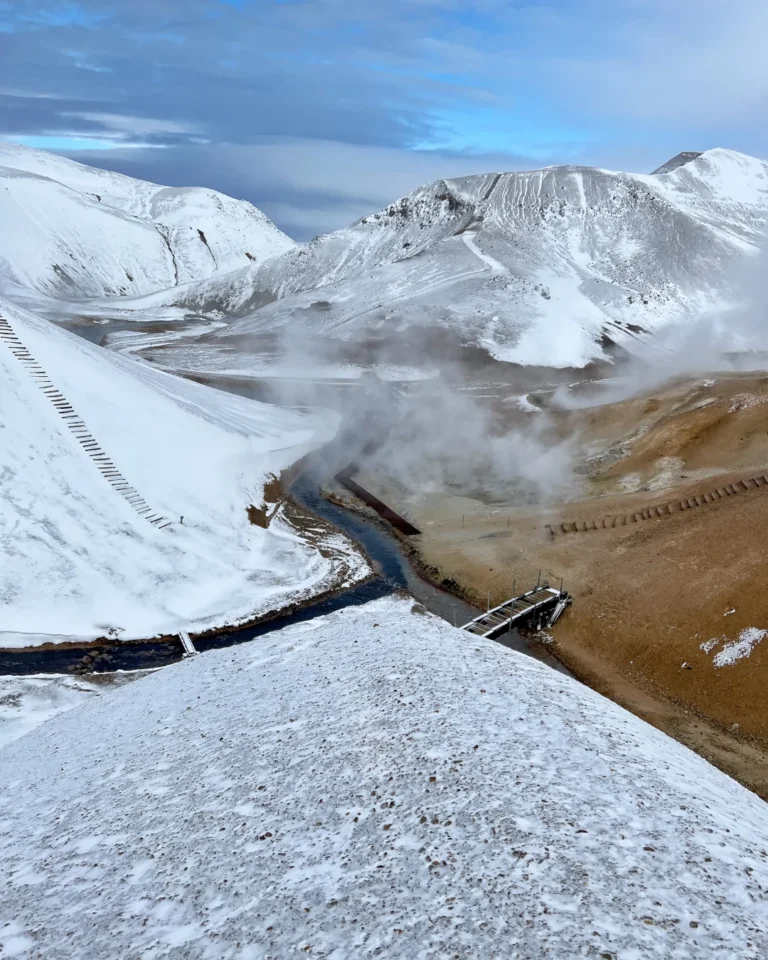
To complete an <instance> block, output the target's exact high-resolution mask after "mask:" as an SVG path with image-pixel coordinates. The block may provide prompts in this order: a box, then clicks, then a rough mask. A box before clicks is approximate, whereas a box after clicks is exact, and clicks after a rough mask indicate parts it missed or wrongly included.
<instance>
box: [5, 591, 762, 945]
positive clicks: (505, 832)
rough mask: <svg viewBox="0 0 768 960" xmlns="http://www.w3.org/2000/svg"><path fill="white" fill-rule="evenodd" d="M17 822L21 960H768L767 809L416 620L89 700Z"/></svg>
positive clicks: (18, 794) (638, 724) (296, 633)
mask: <svg viewBox="0 0 768 960" xmlns="http://www.w3.org/2000/svg"><path fill="white" fill-rule="evenodd" d="M0 809H2V811H3V815H2V818H0V862H2V864H3V869H2V874H1V878H0V902H2V905H3V923H0V952H1V953H3V956H9V957H15V958H17V960H27V958H29V960H31V958H34V957H39V956H43V957H46V958H48V957H50V958H60V957H62V958H63V957H80V958H97V957H98V958H104V957H126V958H127V957H146V958H155V960H161V958H168V960H170V958H178V960H180V958H182V957H184V958H190V960H220V958H229V960H250V958H253V960H256V958H267V957H274V958H287V957H293V956H305V955H306V956H312V957H324V958H353V957H354V958H360V960H364V958H373V957H378V958H392V960H394V958H403V957H408V958H416V957H418V958H423V960H438V958H445V957H461V958H468V957H478V958H480V957H482V958H490V957H509V958H513V957H515V958H520V960H566V958H568V960H571V958H573V960H576V958H581V960H588V958H594V960H598V958H600V957H612V958H616V960H618V958H621V960H630V958H637V960H640V958H651V957H658V958H672V957H675V958H680V960H683V958H686V960H710V958H711V960H714V958H716V957H717V958H726V957H727V958H732V960H736V958H738V960H764V958H765V957H766V956H768V913H767V912H766V909H767V908H766V889H767V888H768V859H767V858H766V850H767V849H768V807H766V805H765V803H763V801H762V800H760V799H759V798H758V797H756V796H755V795H754V794H752V793H750V792H749V791H748V790H746V789H745V788H744V787H741V786H740V785H739V784H737V783H736V782H735V781H733V780H731V779H729V778H728V777H726V776H725V775H724V774H722V773H720V772H719V771H718V770H715V769H714V768H713V767H711V766H710V765H709V764H708V763H706V762H705V761H704V760H702V759H701V758H700V757H697V756H696V755H695V754H693V753H691V752H690V751H689V750H687V749H686V748H685V747H682V746H681V745H680V744H678V743H675V742H674V741H673V740H671V739H669V738H668V737H666V736H665V735H664V734H663V733H661V732H659V731H658V730H655V729H653V728H652V727H650V726H649V725H647V724H645V723H643V722H642V721H641V720H638V719H637V718H635V717H633V716H632V715H630V714H629V713H627V712H626V711H624V710H622V709H621V708H620V707H618V706H616V705H615V704H613V703H611V702H610V701H608V700H606V699H604V698H603V697H601V696H599V695H598V694H596V693H594V692H593V691H592V690H590V689H588V688H587V687H584V686H581V685H580V684H578V683H576V682H575V681H573V680H570V679H569V678H568V677H563V676H561V675H560V674H557V673H555V672H554V671H553V670H551V669H549V668H548V667H546V666H544V665H543V664H541V663H538V662H537V661H535V660H533V659H531V658H528V657H525V656H523V655H521V654H515V653H514V652H512V651H509V650H506V649H505V648H503V647H501V646H499V645H498V644H495V643H493V642H492V641H488V640H482V639H479V638H477V637H473V638H469V637H468V636H467V634H466V633H464V632H462V631H460V630H455V629H453V628H452V627H450V626H449V625H448V624H447V623H444V622H442V621H439V620H437V619H435V618H433V617H429V616H424V615H423V613H419V612H418V610H413V611H412V604H411V602H410V601H407V600H394V599H388V600H384V601H378V602H376V603H372V604H366V605H365V606H364V607H356V608H348V609H346V610H343V611H341V612H339V613H337V614H333V615H332V616H329V617H324V618H322V619H317V620H314V621H312V622H310V623H303V624H301V625H298V626H295V627H291V628H288V629H285V630H281V631H277V632H275V633H272V634H269V635H268V636H265V637H262V638H261V639H260V640H259V641H258V642H257V643H252V644H244V645H243V646H240V647H233V648H230V649H227V650H220V651H215V652H212V653H206V654H203V655H201V656H199V657H196V658H193V659H190V660H187V661H185V662H183V663H179V664H176V665H174V666H171V667H168V668H166V669H164V670H162V671H159V672H157V673H154V674H153V675H151V676H148V677H145V678H143V679H140V680H137V681H135V682H134V683H131V684H130V685H128V686H126V687H123V688H121V689H119V690H117V691H115V692H112V693H105V694H104V695H101V696H89V697H88V699H87V701H86V702H85V703H82V704H81V705H80V706H76V707H75V708H74V709H72V710H69V711H68V712H67V713H65V714H62V715H59V716H57V717H55V718H54V719H52V720H49V721H47V722H46V723H43V724H42V726H39V727H38V728H37V729H36V730H33V731H32V732H30V733H27V734H26V735H25V736H24V737H22V738H21V739H20V740H17V741H16V742H15V743H10V744H8V745H7V746H5V747H3V748H2V749H0Z"/></svg>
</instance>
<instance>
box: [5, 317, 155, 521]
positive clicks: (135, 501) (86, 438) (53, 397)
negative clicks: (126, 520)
mask: <svg viewBox="0 0 768 960" xmlns="http://www.w3.org/2000/svg"><path fill="white" fill-rule="evenodd" d="M0 341H2V342H3V343H4V344H5V345H6V346H7V347H8V349H9V351H10V352H11V353H12V354H13V355H14V356H15V357H16V359H17V360H18V361H19V362H20V363H21V364H22V365H23V366H24V368H25V369H26V371H27V373H29V375H30V377H31V378H32V380H33V381H34V382H35V384H36V385H37V386H38V387H39V388H40V390H41V391H42V392H43V394H44V395H45V397H46V398H47V399H48V400H49V401H50V403H51V404H52V405H53V408H54V409H55V411H56V413H57V414H58V415H59V416H60V417H61V419H62V420H63V421H64V424H65V426H66V427H67V428H68V429H69V431H70V432H71V433H72V434H73V436H74V437H75V438H76V439H77V441H78V443H79V444H80V446H81V447H82V449H83V451H84V452H85V453H87V454H88V456H89V457H90V458H91V460H92V461H93V463H94V465H95V466H96V469H97V470H98V471H99V473H100V474H101V475H102V477H104V479H105V480H106V481H107V483H109V484H110V485H111V486H112V487H113V488H114V490H115V492H116V493H119V494H120V496H121V497H122V498H123V499H124V500H125V501H126V502H127V503H128V504H129V505H130V506H131V507H132V508H133V509H134V510H135V511H136V513H138V514H139V516H141V517H142V518H143V519H145V520H147V521H149V523H151V524H152V525H153V526H156V527H158V528H159V529H160V530H163V529H165V527H168V526H170V523H171V521H170V520H169V519H168V518H167V517H164V516H162V514H159V513H157V512H155V511H154V510H152V508H151V507H150V506H149V504H148V503H147V501H146V500H145V499H144V498H143V497H142V496H141V494H140V493H139V492H138V491H137V490H136V489H135V488H134V487H132V486H131V485H130V484H129V483H128V481H127V480H126V479H125V477H124V476H123V475H122V473H121V472H120V471H119V470H118V469H117V467H116V466H115V464H114V462H113V461H112V459H111V458H110V457H109V456H107V454H106V453H105V452H104V450H103V449H102V447H101V445H100V444H99V443H98V442H97V441H96V440H95V439H94V438H93V436H92V435H91V433H90V431H89V430H88V428H87V426H86V424H85V422H84V421H83V420H82V419H81V418H80V417H79V416H78V415H77V413H76V412H75V410H74V408H73V407H72V405H71V404H70V403H69V401H68V400H67V398H66V397H65V396H64V395H63V394H62V393H61V391H60V390H58V389H57V387H56V386H55V385H54V384H53V382H52V380H51V379H50V377H49V376H48V374H47V373H46V372H45V370H44V369H43V368H42V367H41V366H40V364H39V363H38V362H37V361H36V360H35V358H34V357H33V356H32V354H31V353H30V352H29V350H28V349H27V347H26V346H25V345H24V343H23V342H22V341H21V340H20V339H19V337H18V335H17V334H16V331H15V330H14V328H13V327H12V326H11V324H10V321H8V320H7V319H6V318H5V317H4V316H3V314H2V313H0Z"/></svg>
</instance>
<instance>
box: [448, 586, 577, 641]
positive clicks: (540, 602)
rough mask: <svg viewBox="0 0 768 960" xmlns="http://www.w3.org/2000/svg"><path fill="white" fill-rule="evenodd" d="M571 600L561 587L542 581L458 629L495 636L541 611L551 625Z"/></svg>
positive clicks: (483, 635) (481, 635) (520, 624)
mask: <svg viewBox="0 0 768 960" xmlns="http://www.w3.org/2000/svg"><path fill="white" fill-rule="evenodd" d="M570 603H571V598H570V596H569V595H568V594H567V593H566V592H565V591H564V590H556V589H555V588H554V587H550V586H549V584H547V583H543V584H540V585H538V586H536V587H534V588H533V590H529V591H528V592H527V593H523V594H521V595H520V596H519V597H512V599H511V600H505V601H504V603H501V604H499V606H498V607H494V608H493V609H492V610H488V611H487V612H486V613H482V614H480V616H479V617H475V618H474V620H470V621H469V623H465V624H464V626H463V627H462V628H461V629H462V630H467V631H468V632H469V633H474V634H475V636H478V637H489V638H490V639H494V638H495V637H498V636H500V635H501V634H502V633H505V632H506V631H507V630H511V629H512V628H513V627H515V626H522V625H523V624H524V623H528V622H530V621H532V620H534V619H535V618H536V617H537V616H541V615H544V614H546V615H548V616H546V620H547V621H548V623H549V624H550V625H552V624H553V623H554V622H555V621H556V620H557V619H558V618H559V617H560V615H561V614H562V612H563V610H565V608H566V607H567V606H568V605H569V604H570Z"/></svg>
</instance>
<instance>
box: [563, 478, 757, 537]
mask: <svg viewBox="0 0 768 960" xmlns="http://www.w3.org/2000/svg"><path fill="white" fill-rule="evenodd" d="M752 490H763V491H765V490H768V474H763V473H758V474H756V475H755V476H752V477H746V478H745V479H743V480H734V481H733V482H732V483H726V484H724V485H723V486H719V487H713V488H712V489H711V490H707V491H706V493H698V494H696V495H695V496H690V497H680V498H676V499H674V500H668V501H667V502H666V503H657V504H652V505H651V506H649V507H643V508H641V509H640V510H637V511H635V512H634V513H618V514H609V515H607V516H603V517H591V518H590V519H589V520H562V521H561V522H560V523H557V524H551V523H550V524H547V529H548V530H549V532H550V535H551V536H552V537H555V536H556V535H557V534H564V533H590V532H591V531H593V530H613V529H614V528H615V527H627V526H630V525H631V524H633V523H642V521H643V520H661V519H664V518H666V517H671V516H674V515H675V514H678V513H684V512H685V511H686V510H695V509H696V507H706V506H708V505H709V504H710V503H718V502H719V501H720V500H727V499H728V498H729V497H736V496H738V495H739V494H740V493H749V492H750V491H752Z"/></svg>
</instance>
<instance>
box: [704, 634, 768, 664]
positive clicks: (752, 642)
mask: <svg viewBox="0 0 768 960" xmlns="http://www.w3.org/2000/svg"><path fill="white" fill-rule="evenodd" d="M767 633H768V630H761V629H759V628H758V627H747V628H746V629H745V630H742V631H741V633H740V634H739V639H738V640H732V641H730V642H729V643H726V644H725V646H724V647H723V648H722V649H720V650H718V651H717V653H716V654H715V656H714V657H713V658H712V664H713V666H715V667H730V666H733V664H734V663H738V661H739V660H743V659H745V658H746V657H748V656H749V655H750V654H751V653H752V651H753V650H754V649H755V647H756V646H757V645H758V643H760V641H761V640H762V639H763V637H764V636H765V635H766V634H767Z"/></svg>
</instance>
